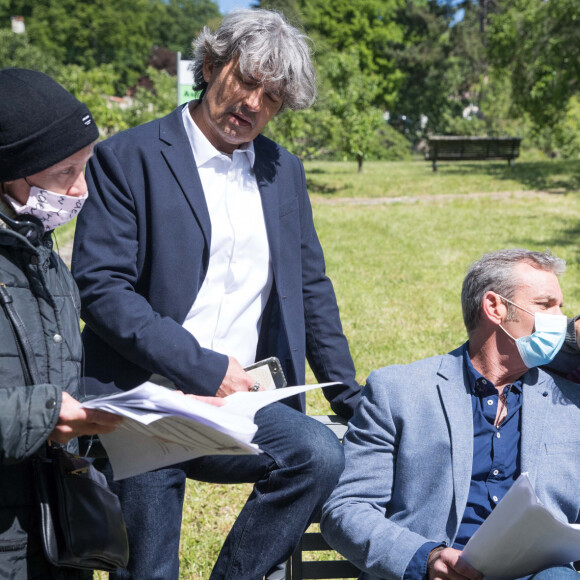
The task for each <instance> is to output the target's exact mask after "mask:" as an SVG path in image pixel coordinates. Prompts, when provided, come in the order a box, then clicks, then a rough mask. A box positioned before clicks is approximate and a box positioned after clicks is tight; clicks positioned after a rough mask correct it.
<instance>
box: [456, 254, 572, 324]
mask: <svg viewBox="0 0 580 580" xmlns="http://www.w3.org/2000/svg"><path fill="white" fill-rule="evenodd" d="M522 262H524V263H526V264H529V265H530V266H533V267H534V268H537V269H539V270H546V271H547V272H552V273H553V274H555V275H556V276H559V275H560V274H563V273H564V271H565V270H566V262H565V261H564V260H562V259H560V258H557V257H556V256H554V254H552V253H551V252H550V251H549V250H546V251H545V252H532V251H531V250H523V249H519V248H516V249H511V250H499V251H497V252H491V253H489V254H485V255H484V256H483V257H482V258H480V259H479V260H477V262H474V263H473V264H472V265H471V267H470V268H469V271H468V272H467V275H466V276H465V280H464V281H463V288H462V290H461V307H462V308H463V322H464V323H465V328H466V329H467V334H468V335H471V333H472V332H473V331H474V330H475V329H476V328H477V325H478V324H479V321H480V319H481V310H482V303H483V296H484V295H485V293H486V292H489V291H492V292H496V293H497V294H500V295H501V296H503V297H504V298H507V299H508V300H511V299H512V298H513V296H514V294H515V292H516V290H517V288H518V285H519V282H520V281H519V280H518V279H517V277H516V276H515V275H514V272H513V271H514V268H515V266H517V265H518V264H520V263H522ZM507 306H508V320H511V319H514V318H513V317H515V316H516V314H515V312H514V311H515V307H514V306H512V305H511V304H508V305H507ZM516 319H517V317H516Z"/></svg>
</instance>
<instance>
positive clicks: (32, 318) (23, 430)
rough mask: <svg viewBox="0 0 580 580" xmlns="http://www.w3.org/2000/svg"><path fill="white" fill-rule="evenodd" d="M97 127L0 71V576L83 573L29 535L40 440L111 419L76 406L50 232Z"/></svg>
mask: <svg viewBox="0 0 580 580" xmlns="http://www.w3.org/2000/svg"><path fill="white" fill-rule="evenodd" d="M98 136H99V132H98V129H97V126H96V124H95V122H94V120H93V117H92V115H91V113H90V111H89V110H88V108H87V107H86V105H84V104H83V103H81V102H80V101H78V100H77V99H76V98H75V97H74V96H73V95H71V94H70V93H69V92H68V91H66V90H65V89H64V88H63V87H62V86H60V85H59V84H58V83H56V82H55V81H54V80H52V79H51V78H50V77H48V76H47V75H45V74H42V73H39V72H35V71H31V70H25V69H18V68H8V69H3V70H0V306H1V307H0V578H11V579H16V580H20V579H36V578H38V579H40V578H42V579H46V578H51V579H54V578H57V579H60V578H83V579H84V578H92V572H90V571H81V570H75V569H72V568H63V567H56V566H53V565H52V564H51V563H50V562H49V561H48V560H47V558H46V556H45V554H44V552H43V548H42V542H41V539H40V533H41V523H40V518H39V507H38V504H37V502H36V499H35V488H34V485H35V481H34V475H33V462H34V459H35V458H37V457H39V456H42V455H43V454H44V453H45V450H46V445H47V444H52V443H56V444H63V445H65V444H66V445H67V448H68V449H69V450H70V451H75V450H76V449H77V445H76V437H78V436H79V435H84V434H98V433H107V432H109V431H111V430H113V429H114V428H115V427H116V426H117V425H118V424H119V422H120V420H121V419H120V418H119V417H117V416H115V415H111V414H109V413H103V412H101V411H94V410H88V409H83V408H81V407H80V405H79V402H78V400H79V399H80V398H81V393H80V392H79V389H80V385H79V383H80V376H81V359H82V344H81V338H80V330H79V315H80V313H79V298H78V290H77V288H76V285H75V283H74V281H73V279H72V277H71V275H70V273H69V271H68V269H67V267H66V266H65V264H64V263H63V262H62V261H61V259H60V258H59V257H58V256H57V255H56V254H55V253H54V252H53V251H52V240H51V236H50V232H51V231H52V230H53V229H54V228H55V227H57V226H59V225H62V224H63V223H66V222H67V221H69V220H70V219H72V218H73V217H74V216H75V215H76V214H77V213H78V212H79V211H80V208H81V207H82V204H83V201H84V199H85V198H86V195H87V184H86V182H85V178H84V166H85V164H86V162H87V160H88V159H89V157H90V156H91V154H92V149H93V144H94V142H95V141H96V139H97V138H98Z"/></svg>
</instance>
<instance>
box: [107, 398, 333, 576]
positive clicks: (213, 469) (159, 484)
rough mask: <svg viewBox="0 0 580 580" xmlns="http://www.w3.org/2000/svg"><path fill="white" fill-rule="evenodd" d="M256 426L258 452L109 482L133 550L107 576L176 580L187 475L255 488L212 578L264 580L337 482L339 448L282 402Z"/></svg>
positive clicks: (263, 413)
mask: <svg viewBox="0 0 580 580" xmlns="http://www.w3.org/2000/svg"><path fill="white" fill-rule="evenodd" d="M255 422H256V424H257V425H258V431H257V433H256V435H255V437H254V440H253V442H254V443H257V444H258V445H259V447H260V449H262V450H263V451H264V453H263V454H261V455H245V456H239V455H238V456H234V455H227V456H226V455H224V456H220V455H214V456H209V457H202V458H199V459H195V460H192V461H188V462H186V463H183V464H179V465H177V466H173V467H171V468H165V469H159V470H157V471H153V472H149V473H145V474H143V475H139V476H136V477H131V478H128V479H124V480H121V481H118V482H112V483H111V488H112V489H113V491H115V492H116V493H117V494H118V495H119V498H120V500H121V504H122V506H123V512H124V515H125V521H126V524H127V530H128V534H129V549H130V558H129V564H128V567H127V569H124V570H119V571H118V572H117V573H116V574H112V575H111V578H119V579H121V578H123V579H126V578H133V579H135V580H154V579H158V580H177V578H178V575H179V557H178V550H179V539H180V531H181V512H182V507H183V498H184V492H185V480H186V478H187V477H189V478H191V479H196V480H199V481H207V482H212V483H254V484H255V485H254V489H253V491H252V493H251V495H250V497H249V498H248V500H247V502H246V504H245V506H244V508H243V509H242V511H241V513H240V515H239V516H238V518H237V520H236V522H235V524H234V526H233V527H232V529H231V531H230V533H229V534H228V536H227V538H226V541H225V543H224V545H223V547H222V549H221V552H220V554H219V557H218V559H217V562H216V564H215V566H214V569H213V571H212V574H211V577H210V579H211V580H262V578H263V576H264V575H265V574H266V573H267V572H268V571H269V570H270V569H271V568H272V567H273V566H275V565H276V564H279V563H281V562H284V561H285V560H286V559H287V558H288V557H289V556H290V554H291V553H292V552H293V551H294V548H295V547H296V545H297V544H298V541H299V540H300V536H301V535H302V533H303V532H304V530H305V529H306V528H307V527H308V524H309V523H310V521H311V520H312V518H313V516H314V514H316V513H317V512H318V511H319V510H320V508H321V507H322V504H323V503H324V501H325V499H326V498H327V497H328V495H329V494H330V492H331V491H332V489H333V488H334V486H335V485H336V482H337V481H338V477H339V475H340V473H341V472H342V470H343V467H344V455H343V451H342V446H341V445H340V443H339V441H338V439H337V438H336V436H335V435H334V434H333V433H332V432H331V431H330V429H328V428H327V427H325V426H324V425H322V424H321V423H319V422H318V421H316V420H315V419H312V418H310V417H307V416H306V415H303V414H302V413H300V412H298V411H295V410H294V409H291V408H290V407H288V406H286V405H284V404H282V403H274V404H271V405H268V406H267V407H264V408H263V409H261V410H260V411H258V413H257V414H256V417H255ZM194 557H195V555H194Z"/></svg>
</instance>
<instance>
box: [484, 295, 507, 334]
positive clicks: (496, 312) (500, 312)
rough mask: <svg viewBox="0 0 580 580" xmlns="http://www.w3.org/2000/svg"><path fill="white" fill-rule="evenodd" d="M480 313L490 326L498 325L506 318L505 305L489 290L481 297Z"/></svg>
mask: <svg viewBox="0 0 580 580" xmlns="http://www.w3.org/2000/svg"><path fill="white" fill-rule="evenodd" d="M482 312H483V315H484V316H485V318H487V319H488V320H489V321H490V322H491V323H492V324H497V325H500V324H501V323H502V322H503V321H504V320H505V317H506V316H507V305H506V304H505V302H504V301H503V300H502V299H501V298H500V296H499V294H496V293H495V292H492V291H491V290H490V291H488V292H486V293H485V294H484V295H483V303H482Z"/></svg>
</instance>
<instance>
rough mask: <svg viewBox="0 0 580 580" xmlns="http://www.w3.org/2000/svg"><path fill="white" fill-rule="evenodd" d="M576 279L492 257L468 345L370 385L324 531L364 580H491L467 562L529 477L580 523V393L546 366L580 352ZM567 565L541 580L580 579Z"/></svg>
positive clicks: (467, 307)
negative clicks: (567, 305) (565, 283)
mask: <svg viewBox="0 0 580 580" xmlns="http://www.w3.org/2000/svg"><path fill="white" fill-rule="evenodd" d="M563 271H564V262H563V261H562V260H560V259H558V258H556V257H555V256H553V255H552V254H551V253H549V252H531V251H528V250H519V249H515V250H501V251H498V252H493V253H491V254H487V255H485V256H484V257H483V258H481V259H480V260H478V261H477V262H476V263H475V264H473V266H472V267H471V268H470V270H469V271H468V273H467V275H466V277H465V280H464V283H463V292H462V304H463V316H464V321H465V325H466V328H467V331H468V336H469V340H468V342H466V343H465V344H464V345H463V346H461V347H459V348H458V349H456V350H454V351H452V352H450V353H448V354H446V355H443V356H435V357H431V358H428V359H425V360H420V361H417V362H413V363H411V364H409V365H405V366H402V365H396V366H391V367H385V368H382V369H379V370H377V371H374V372H373V373H371V375H370V376H369V378H368V381H367V386H366V387H365V390H364V391H363V396H362V399H361V402H360V405H359V406H358V407H357V410H356V412H355V415H354V417H353V419H352V420H351V422H350V423H349V429H348V432H347V434H346V436H345V440H344V444H345V458H346V465H345V469H344V472H343V473H342V475H341V477H340V480H339V482H338V485H337V487H336V489H335V490H334V491H333V493H332V494H331V496H330V498H329V500H328V501H327V503H326V504H325V506H324V508H323V515H322V520H321V529H322V532H323V534H324V536H325V538H326V539H327V541H328V542H329V543H330V545H331V546H332V547H334V548H335V549H336V550H338V551H339V552H341V553H342V554H343V555H344V556H346V557H347V558H348V559H349V560H351V561H352V562H353V563H354V564H355V565H356V566H358V567H359V568H360V569H361V570H362V571H363V572H362V574H361V576H360V580H378V579H379V578H381V579H383V578H384V579H388V580H394V579H397V578H398V579H403V580H436V579H441V580H465V579H469V580H481V578H482V575H483V573H488V574H489V570H476V569H474V568H473V567H472V566H471V565H470V564H469V563H468V562H467V561H466V560H465V559H464V558H463V556H462V550H463V548H464V547H465V545H466V543H467V541H468V540H469V539H470V538H471V536H472V535H473V534H474V533H475V531H476V530H477V529H478V528H479V527H480V526H481V524H482V523H483V522H484V521H485V519H486V518H487V517H488V516H489V514H490V513H491V512H492V510H493V509H494V508H495V506H496V505H497V504H498V502H499V501H500V500H501V499H502V498H503V497H504V495H505V494H506V493H507V491H508V489H509V488H510V487H511V485H512V484H513V482H514V481H515V480H516V479H517V478H518V476H519V475H520V474H522V473H524V472H527V473H528V477H529V481H530V483H531V484H532V486H533V487H534V489H535V491H536V494H537V495H538V497H539V498H540V500H541V501H542V503H543V504H544V505H545V506H546V507H547V508H548V509H549V510H550V511H551V512H552V513H553V514H554V515H555V516H556V517H557V518H558V519H560V520H563V521H568V522H570V523H579V521H580V516H579V514H580V478H578V477H577V474H578V472H579V471H580V455H579V454H578V453H577V445H578V441H580V388H579V387H578V385H576V384H574V383H572V382H570V381H568V380H566V379H564V378H561V377H558V376H553V375H551V374H550V373H548V372H546V371H545V370H543V369H541V368H539V367H541V366H543V365H546V364H548V363H549V362H550V361H552V359H553V358H554V356H555V355H556V354H557V353H558V351H559V350H560V348H561V347H562V344H563V343H564V341H566V342H570V343H572V345H574V343H575V337H574V336H573V329H572V335H570V336H566V326H567V321H566V317H564V316H563V315H562V313H561V310H560V309H561V306H562V301H563V298H562V290H561V289H560V284H559V282H558V275H559V274H561V273H562V272H563ZM506 561H507V562H509V558H507V559H506ZM556 563H557V562H556ZM559 564H560V565H558V566H552V567H546V569H541V568H542V567H541V566H540V567H539V569H530V570H528V571H527V573H533V574H534V575H533V576H531V577H529V578H533V579H534V580H556V579H558V580H564V579H567V578H569V579H570V580H574V578H576V577H577V576H578V574H577V573H576V571H575V570H574V569H573V568H572V566H571V564H569V563H565V562H559ZM480 566H481V565H480ZM500 572H501V571H496V573H495V574H490V575H493V576H501V573H500ZM506 576H508V577H509V574H506V575H505V576H503V577H506Z"/></svg>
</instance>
